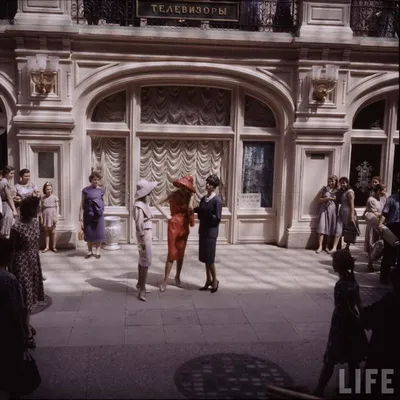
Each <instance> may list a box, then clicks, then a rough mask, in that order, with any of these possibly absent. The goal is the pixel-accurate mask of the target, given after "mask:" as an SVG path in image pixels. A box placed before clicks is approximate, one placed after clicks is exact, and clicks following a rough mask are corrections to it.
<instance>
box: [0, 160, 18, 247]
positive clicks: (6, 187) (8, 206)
mask: <svg viewBox="0 0 400 400" xmlns="http://www.w3.org/2000/svg"><path fill="white" fill-rule="evenodd" d="M2 175H3V179H2V180H1V181H0V197H1V202H2V206H3V217H2V219H1V221H0V236H2V237H4V238H6V239H8V238H9V237H10V232H11V227H12V225H13V223H14V220H15V218H16V217H17V216H18V212H17V209H16V208H15V204H14V199H13V198H14V197H15V191H14V188H13V180H14V167H9V166H8V167H5V168H4V169H3V171H2Z"/></svg>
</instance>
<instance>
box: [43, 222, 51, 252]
mask: <svg viewBox="0 0 400 400" xmlns="http://www.w3.org/2000/svg"><path fill="white" fill-rule="evenodd" d="M44 242H45V244H46V246H45V248H44V250H43V253H45V252H46V251H48V250H49V248H50V232H49V228H47V227H45V228H44Z"/></svg>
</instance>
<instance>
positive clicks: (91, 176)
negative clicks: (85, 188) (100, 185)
mask: <svg viewBox="0 0 400 400" xmlns="http://www.w3.org/2000/svg"><path fill="white" fill-rule="evenodd" d="M94 178H97V179H99V180H100V179H102V178H103V177H102V176H101V174H100V172H97V171H93V172H92V173H91V174H90V176H89V182H92V180H93V179H94Z"/></svg>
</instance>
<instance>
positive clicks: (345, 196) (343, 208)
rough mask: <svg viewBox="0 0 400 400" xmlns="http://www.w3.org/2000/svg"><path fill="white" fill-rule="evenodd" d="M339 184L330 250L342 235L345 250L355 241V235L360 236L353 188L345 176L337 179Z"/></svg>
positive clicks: (334, 248)
mask: <svg viewBox="0 0 400 400" xmlns="http://www.w3.org/2000/svg"><path fill="white" fill-rule="evenodd" d="M339 186H340V192H339V195H340V198H339V212H338V218H337V222H336V231H335V239H334V241H333V247H332V250H331V251H332V252H334V251H336V250H337V245H338V244H339V239H340V238H341V237H342V236H343V237H344V241H345V242H346V250H349V248H350V243H355V240H356V237H357V236H360V229H359V227H358V220H357V214H356V210H355V207H354V190H353V189H352V188H351V187H350V185H349V179H348V178H346V177H342V178H340V179H339ZM350 236H351V238H350ZM348 237H349V238H348Z"/></svg>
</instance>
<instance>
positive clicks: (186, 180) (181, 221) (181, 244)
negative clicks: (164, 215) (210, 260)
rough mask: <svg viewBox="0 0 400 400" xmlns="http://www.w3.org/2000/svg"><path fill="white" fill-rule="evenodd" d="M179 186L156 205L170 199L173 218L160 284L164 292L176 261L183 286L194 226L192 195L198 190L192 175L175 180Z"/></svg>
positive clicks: (178, 280) (178, 284)
mask: <svg viewBox="0 0 400 400" xmlns="http://www.w3.org/2000/svg"><path fill="white" fill-rule="evenodd" d="M173 185H174V186H175V187H176V188H178V190H175V191H174V192H172V193H170V194H169V195H168V196H167V197H165V198H163V199H161V200H159V201H157V202H156V203H155V206H158V205H159V204H163V203H165V202H167V201H169V204H170V211H171V218H170V219H169V220H168V256H167V262H166V263H165V273H164V281H163V283H162V284H161V285H160V291H161V292H164V291H165V289H166V288H167V285H168V279H169V275H170V273H171V269H172V264H173V262H174V261H176V274H175V283H176V286H178V287H180V286H181V272H182V267H183V259H184V257H185V250H186V243H187V239H188V237H189V233H190V228H189V226H194V214H193V207H192V206H191V203H192V196H193V194H194V193H195V192H196V190H195V188H194V184H193V178H192V177H191V176H184V177H182V178H180V179H178V180H176V181H174V182H173Z"/></svg>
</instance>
